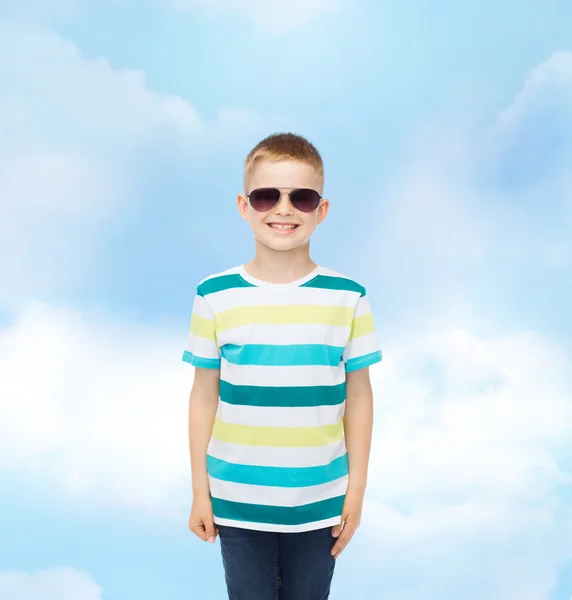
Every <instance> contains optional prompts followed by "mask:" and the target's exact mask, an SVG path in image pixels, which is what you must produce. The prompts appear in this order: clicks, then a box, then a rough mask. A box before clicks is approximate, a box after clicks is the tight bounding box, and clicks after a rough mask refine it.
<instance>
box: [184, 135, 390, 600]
mask: <svg viewBox="0 0 572 600" xmlns="http://www.w3.org/2000/svg"><path fill="white" fill-rule="evenodd" d="M323 185H324V168H323V163H322V159H321V157H320V154H319V153H318V151H317V150H316V148H315V147H314V146H313V145H312V144H311V143H310V142H308V141H307V140H305V139H304V138H302V137H300V136H297V135H294V134H275V135H271V136H269V137H267V138H266V139H264V140H262V141H261V142H260V143H259V144H258V145H257V146H256V147H255V148H254V149H253V150H252V151H251V152H250V154H249V155H248V157H247V159H246V162H245V169H244V190H245V192H244V193H243V194H240V195H239V196H238V199H237V200H238V210H239V213H240V215H241V216H242V217H243V218H244V219H245V220H246V221H248V223H249V224H250V227H251V229H252V232H253V234H254V238H255V245H256V255H255V257H254V259H253V260H252V261H251V262H249V263H248V264H245V265H241V266H237V267H234V268H232V269H229V270H228V271H225V272H223V273H220V274H217V275H212V276H210V277H207V278H206V279H204V280H203V281H201V282H200V284H199V286H198V288H197V294H196V297H195V302H194V306H193V313H192V318H191V328H190V332H189V338H188V345H187V349H186V350H185V352H184V355H183V360H185V361H187V362H189V363H191V365H194V367H195V380H194V383H193V388H192V391H191V397H190V401H189V437H190V452H191V469H192V479H193V505H192V509H191V515H190V518H189V528H190V529H191V531H193V532H194V533H195V534H196V535H197V536H198V537H200V538H201V539H202V540H204V541H207V540H208V541H209V542H214V541H215V537H216V536H217V535H219V539H220V544H221V551H222V559H223V566H224V571H225V580H226V585H227V590H228V595H229V598H230V600H247V599H248V600H272V599H275V598H280V599H281V600H323V599H326V598H328V597H329V592H330V585H331V580H332V576H333V572H334V564H335V559H336V558H338V557H339V555H340V553H341V552H342V550H343V549H344V548H345V546H346V544H347V543H348V542H349V540H350V538H351V537H352V535H353V534H354V532H355V530H356V529H357V527H358V525H359V522H360V517H361V512H362V504H363V497H364V492H365V487H366V478H367V466H368V460H369V452H370V444H371V430H372V422H373V399H372V391H371V385H370V380H369V368H368V367H369V366H370V365H372V364H374V363H376V362H378V361H380V360H381V351H380V349H379V347H378V343H377V339H376V334H375V332H374V326H373V319H372V315H371V310H370V306H369V301H368V299H367V296H366V293H365V289H364V288H363V287H361V286H360V285H359V284H357V283H355V282H354V281H352V280H351V279H349V278H347V277H345V276H343V275H340V274H338V273H336V272H334V271H332V270H330V269H327V268H325V267H322V266H320V265H317V264H316V263H314V262H313V261H312V260H311V258H310V238H311V236H312V233H313V232H314V230H315V229H316V227H317V225H319V224H320V223H322V222H323V221H324V219H325V218H326V215H327V214H328V209H329V201H328V200H327V199H325V198H323V196H322V190H323ZM342 417H343V419H342Z"/></svg>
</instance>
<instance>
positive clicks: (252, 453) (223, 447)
mask: <svg viewBox="0 0 572 600" xmlns="http://www.w3.org/2000/svg"><path fill="white" fill-rule="evenodd" d="M207 452H208V453H209V454H210V455H211V456H214V457H215V458H219V459H220V460H225V461H227V462H231V463H235V464H238V465H254V466H260V467H321V466H324V465H327V464H329V463H331V462H332V461H333V460H335V459H336V458H339V457H340V456H343V455H344V454H345V453H346V445H345V440H344V439H343V438H342V439H341V440H339V441H337V442H334V443H333V444H328V445H327V446H316V447H308V448H281V447H271V446H243V445H241V444H230V443H228V442H221V441H220V440H217V439H215V438H211V440H210V442H209V445H208V449H207Z"/></svg>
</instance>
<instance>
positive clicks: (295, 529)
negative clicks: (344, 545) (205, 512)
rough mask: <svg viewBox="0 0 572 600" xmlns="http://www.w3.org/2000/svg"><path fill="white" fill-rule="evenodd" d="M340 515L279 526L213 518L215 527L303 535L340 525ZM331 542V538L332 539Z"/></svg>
mask: <svg viewBox="0 0 572 600" xmlns="http://www.w3.org/2000/svg"><path fill="white" fill-rule="evenodd" d="M341 520H342V519H341V515H340V516H339V517H332V518H331V519H324V520H323V521H313V522H312V523H302V525H280V524H275V523H251V522H250V521H234V520H233V519H220V518H219V517H216V516H215V517H214V522H215V523H216V524H217V525H226V526H227V527H238V528H240V529H254V530H256V531H277V532H280V533H303V532H304V531H314V530H316V529H325V528H326V527H333V526H334V525H340V524H341ZM332 542H333V538H332Z"/></svg>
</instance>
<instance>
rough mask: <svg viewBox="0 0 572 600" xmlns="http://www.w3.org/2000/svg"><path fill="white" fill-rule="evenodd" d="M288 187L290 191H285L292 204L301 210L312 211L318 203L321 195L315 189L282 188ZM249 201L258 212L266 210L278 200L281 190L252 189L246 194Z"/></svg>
mask: <svg viewBox="0 0 572 600" xmlns="http://www.w3.org/2000/svg"><path fill="white" fill-rule="evenodd" d="M283 189H289V190H291V191H290V192H285V193H287V194H288V197H289V198H290V202H291V204H292V206H293V207H294V208H296V209H298V210H301V211H302V212H308V213H309V212H312V211H314V210H316V209H317V208H318V206H319V205H320V200H321V199H322V196H320V194H319V193H318V192H317V191H316V190H311V189H309V188H298V189H294V188H283ZM246 197H247V198H248V200H249V201H250V206H252V208H254V210H256V211H258V212H267V211H269V210H270V209H271V208H273V207H274V206H276V205H277V204H278V202H280V198H281V197H282V192H281V191H280V190H279V189H278V188H258V189H256V190H252V192H250V194H246Z"/></svg>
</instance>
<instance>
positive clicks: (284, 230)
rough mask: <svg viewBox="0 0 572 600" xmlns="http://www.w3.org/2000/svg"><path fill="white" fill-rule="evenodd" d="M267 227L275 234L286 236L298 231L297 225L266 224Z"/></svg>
mask: <svg viewBox="0 0 572 600" xmlns="http://www.w3.org/2000/svg"><path fill="white" fill-rule="evenodd" d="M268 227H270V229H272V231H274V232H275V233H278V234H281V235H287V234H289V233H292V232H293V231H295V230H296V229H298V227H299V225H297V224H295V223H268Z"/></svg>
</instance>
